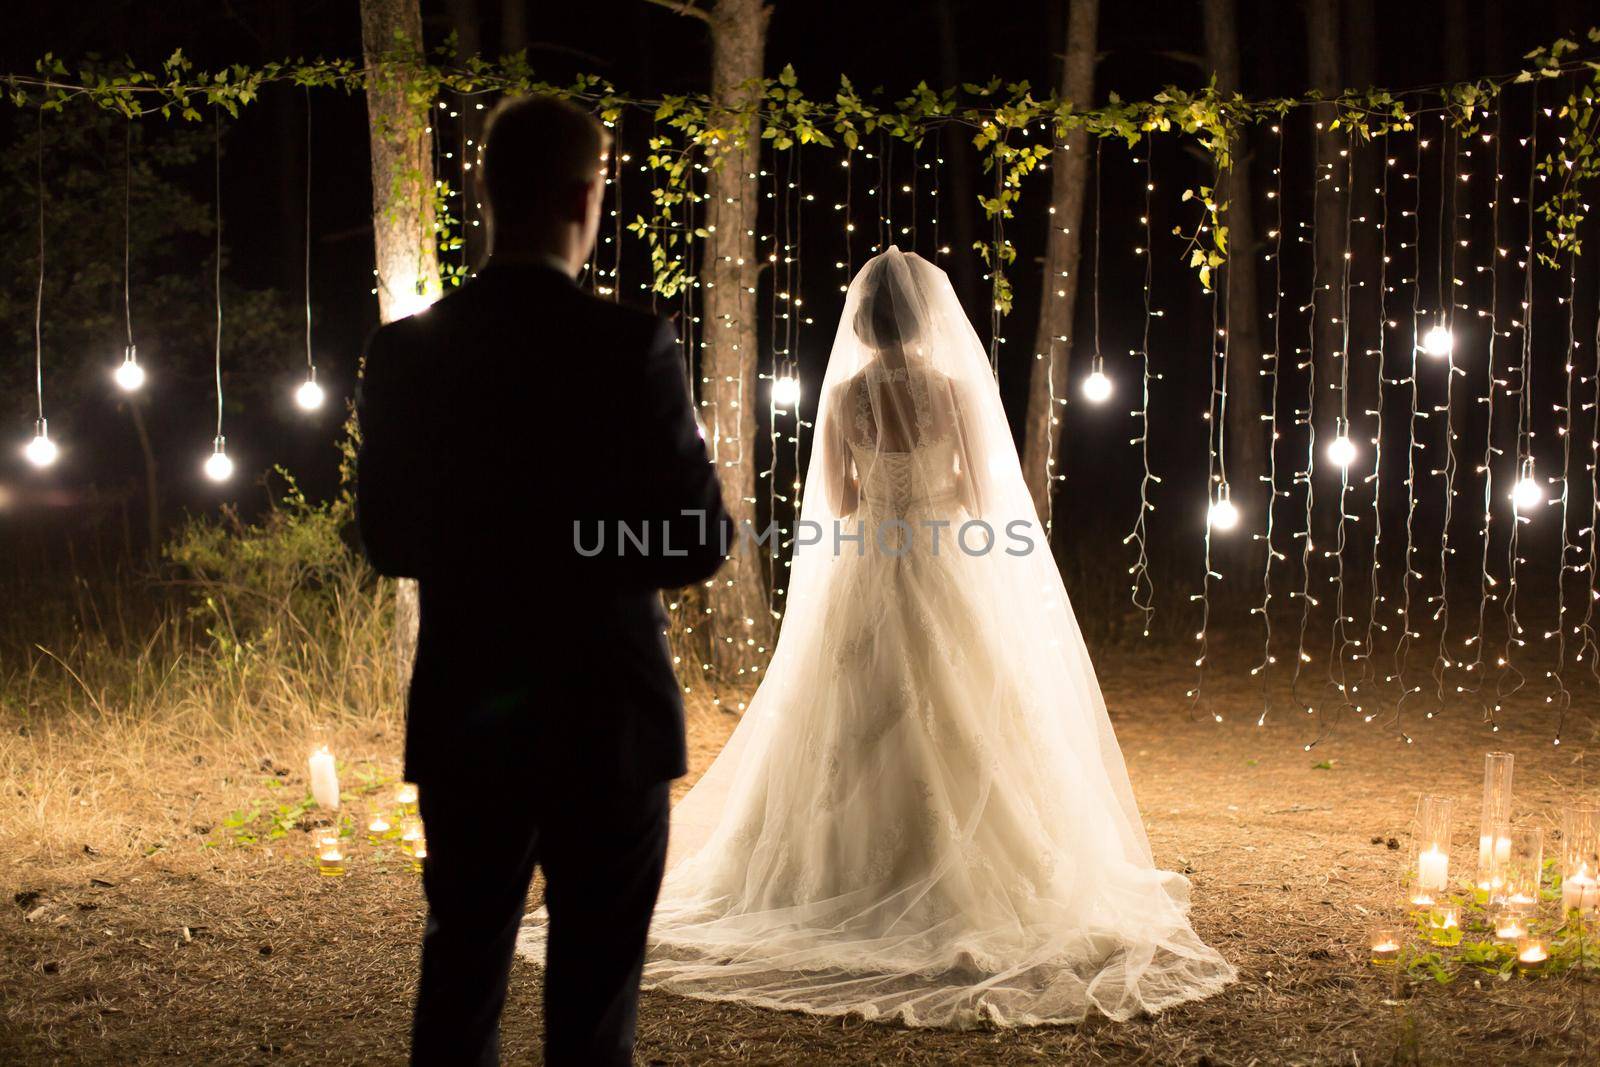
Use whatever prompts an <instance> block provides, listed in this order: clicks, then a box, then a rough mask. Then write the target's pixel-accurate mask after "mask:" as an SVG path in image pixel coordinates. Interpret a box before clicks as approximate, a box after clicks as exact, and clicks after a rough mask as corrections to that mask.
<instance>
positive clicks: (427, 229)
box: [361, 0, 439, 677]
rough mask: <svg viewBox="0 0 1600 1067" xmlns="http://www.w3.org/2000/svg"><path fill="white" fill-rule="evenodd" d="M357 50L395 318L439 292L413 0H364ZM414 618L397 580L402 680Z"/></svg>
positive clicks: (412, 594) (387, 296)
mask: <svg viewBox="0 0 1600 1067" xmlns="http://www.w3.org/2000/svg"><path fill="white" fill-rule="evenodd" d="M361 50H362V53H363V55H364V56H365V59H366V64H367V70H368V75H367V125H368V129H369V133H370V137H369V140H370V143H371V147H372V238H373V249H374V252H375V253H376V260H377V268H378V270H377V282H378V317H379V318H380V319H381V320H382V321H384V322H393V321H394V320H395V319H401V318H405V317H406V316H407V315H411V314H414V313H415V312H417V311H420V310H421V309H423V308H424V307H426V306H427V305H428V304H429V303H431V302H432V301H433V300H435V299H437V298H438V295H439V260H438V246H437V243H436V241H435V240H434V211H433V153H432V150H431V148H432V146H431V144H430V142H429V137H428V133H427V129H428V101H429V99H430V95H431V94H429V93H426V92H417V91H416V89H415V88H414V87H412V88H409V89H408V86H407V82H408V80H410V79H411V77H412V76H414V75H415V74H416V73H418V72H419V71H420V70H421V68H422V65H423V48H422V12H421V8H420V6H419V2H418V0H361ZM417 622H418V602H417V583H416V582H413V581H410V580H407V579H402V580H401V581H400V583H399V587H398V589H397V590H396V593H395V653H396V659H397V663H398V666H399V669H400V672H401V676H402V677H404V676H405V675H407V674H409V673H410V670H411V661H412V658H413V657H414V656H415V655H416V649H417Z"/></svg>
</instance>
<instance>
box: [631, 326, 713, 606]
mask: <svg viewBox="0 0 1600 1067" xmlns="http://www.w3.org/2000/svg"><path fill="white" fill-rule="evenodd" d="M638 395H639V396H640V397H641V398H642V401H643V406H642V409H641V411H640V422H641V425H640V427H639V429H640V436H639V438H638V440H639V441H640V443H641V450H642V453H643V460H644V462H643V463H642V464H641V467H640V469H639V471H638V474H639V477H638V480H637V482H636V485H637V490H636V491H637V492H639V493H640V494H641V496H642V503H644V505H645V508H644V514H646V515H647V516H649V517H650V518H651V519H652V520H653V521H652V523H651V525H652V527H653V528H654V529H655V530H658V531H664V532H665V535H666V540H665V542H664V543H662V544H659V545H657V544H654V543H653V544H652V548H653V549H655V550H654V551H652V552H651V553H649V554H648V555H647V556H645V557H643V558H642V559H640V561H639V562H640V566H641V567H642V568H643V572H644V573H643V576H644V577H645V579H646V580H647V581H648V583H649V584H650V585H652V586H654V587H656V588H658V589H675V588H677V587H679V586H684V585H689V584H690V583H692V582H698V581H701V580H703V579H705V578H709V577H710V576H711V575H713V574H715V573H716V570H717V568H718V567H720V566H721V565H722V561H723V559H725V558H726V557H727V549H728V547H729V546H731V545H732V544H733V524H732V522H731V521H730V520H729V518H728V513H727V511H726V510H725V509H724V507H723V504H722V487H721V485H720V484H718V481H717V471H716V467H715V466H713V465H712V463H711V460H710V458H709V457H708V456H707V454H706V443H705V441H704V440H702V439H701V436H700V427H699V424H698V423H697V422H696V421H695V417H694V401H693V399H692V398H691V397H690V394H689V385H688V382H687V380H686V379H685V377H684V369H683V361H682V358H681V357H680V355H679V352H678V341H677V333H676V331H675V330H674V329H673V327H672V324H671V323H670V322H667V321H666V320H664V319H663V320H658V321H657V325H656V327H655V330H654V336H653V337H652V338H651V340H650V344H649V350H648V352H647V353H646V356H645V362H644V373H643V375H642V381H641V382H640V383H639V393H638ZM657 524H659V525H657ZM668 548H670V550H671V551H672V553H673V555H667V553H666V549H668Z"/></svg>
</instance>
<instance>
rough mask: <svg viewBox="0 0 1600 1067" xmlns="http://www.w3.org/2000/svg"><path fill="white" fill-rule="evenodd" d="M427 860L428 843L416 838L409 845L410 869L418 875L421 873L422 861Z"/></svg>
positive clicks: (425, 840) (423, 839)
mask: <svg viewBox="0 0 1600 1067" xmlns="http://www.w3.org/2000/svg"><path fill="white" fill-rule="evenodd" d="M427 858H428V841H427V839H426V838H423V837H418V838H417V839H416V840H415V841H413V842H412V843H411V869H412V870H413V871H416V872H417V873H418V874H421V873H422V861H423V860H425V859H427Z"/></svg>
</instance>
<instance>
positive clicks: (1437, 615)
mask: <svg viewBox="0 0 1600 1067" xmlns="http://www.w3.org/2000/svg"><path fill="white" fill-rule="evenodd" d="M1452 133H1453V134H1454V137H1453V138H1452ZM1452 140H1453V141H1454V148H1453V149H1452V148H1451V144H1452ZM1460 156H1461V133H1460V130H1459V129H1456V130H1454V131H1452V129H1451V125H1450V112H1449V111H1448V110H1447V111H1445V112H1443V113H1442V114H1441V115H1440V116H1439V278H1438V293H1439V309H1438V312H1437V314H1438V316H1439V322H1440V323H1442V324H1443V326H1444V328H1445V330H1446V331H1447V332H1448V334H1449V336H1450V338H1451V343H1450V346H1449V349H1448V350H1447V351H1446V352H1445V354H1444V361H1445V364H1444V365H1445V381H1444V406H1443V407H1439V408H1435V409H1434V411H1435V413H1439V412H1442V413H1443V414H1444V468H1443V469H1442V470H1436V471H1434V472H1433V473H1434V474H1435V475H1438V476H1441V477H1442V478H1443V480H1444V519H1443V525H1442V527H1441V529H1440V535H1439V595H1438V596H1436V597H1434V598H1433V599H1434V601H1436V602H1437V604H1438V607H1437V608H1435V609H1434V612H1433V621H1434V622H1435V623H1437V624H1438V627H1439V646H1438V651H1437V653H1436V654H1435V655H1434V660H1433V684H1434V693H1435V696H1436V698H1437V700H1438V702H1439V709H1442V708H1443V707H1444V702H1445V692H1444V689H1445V675H1446V672H1447V671H1448V670H1449V668H1450V666H1451V659H1452V656H1451V653H1450V647H1449V637H1450V557H1451V556H1452V555H1453V554H1454V553H1455V550H1454V549H1453V548H1451V547H1450V523H1451V520H1452V517H1453V515H1454V511H1455V495H1456V486H1455V482H1456V428H1455V380H1456V375H1457V374H1465V373H1466V372H1465V371H1463V370H1461V369H1460V368H1458V367H1457V366H1456V356H1455V340H1454V339H1455V335H1456V334H1455V327H1456V299H1455V284H1456V282H1455V276H1456V233H1457V231H1458V228H1459V221H1460V210H1459V205H1458V203H1457V200H1458V196H1457V190H1458V187H1459V186H1460V184H1461V179H1462V175H1461V173H1460V170H1461V158H1460ZM1447 167H1448V173H1447ZM1446 189H1448V190H1449V204H1450V212H1449V219H1450V224H1449V227H1448V229H1447V228H1446V226H1445V218H1446V215H1445V191H1446ZM1446 246H1448V247H1449V256H1448V258H1447V257H1446V254H1445V248H1446ZM1439 709H1435V710H1439ZM1433 715H1434V711H1429V712H1428V713H1427V717H1428V718H1430V719H1431V718H1433Z"/></svg>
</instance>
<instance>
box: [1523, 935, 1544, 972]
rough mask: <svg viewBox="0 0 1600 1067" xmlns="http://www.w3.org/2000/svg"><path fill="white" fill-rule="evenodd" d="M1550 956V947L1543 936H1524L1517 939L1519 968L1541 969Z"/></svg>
mask: <svg viewBox="0 0 1600 1067" xmlns="http://www.w3.org/2000/svg"><path fill="white" fill-rule="evenodd" d="M1549 958H1550V948H1549V946H1547V945H1546V944H1545V943H1544V938H1542V937H1533V936H1528V937H1523V938H1519V939H1518V940H1517V970H1519V971H1540V970H1543V969H1544V965H1545V961H1546V960H1548V959H1549Z"/></svg>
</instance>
